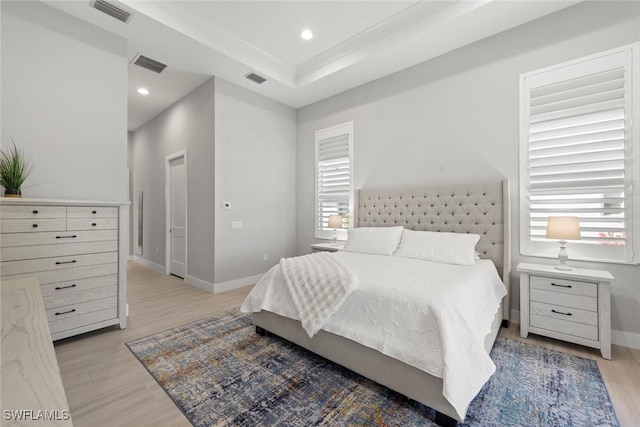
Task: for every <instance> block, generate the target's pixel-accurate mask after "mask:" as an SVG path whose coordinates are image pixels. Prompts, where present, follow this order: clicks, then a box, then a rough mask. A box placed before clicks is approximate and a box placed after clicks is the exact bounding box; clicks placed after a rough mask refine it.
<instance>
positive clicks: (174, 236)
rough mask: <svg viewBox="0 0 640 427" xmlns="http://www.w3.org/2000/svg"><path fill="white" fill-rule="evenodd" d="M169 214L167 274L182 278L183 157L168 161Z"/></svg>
mask: <svg viewBox="0 0 640 427" xmlns="http://www.w3.org/2000/svg"><path fill="white" fill-rule="evenodd" d="M169 212H170V223H169V224H170V225H169V234H170V248H169V250H170V265H169V272H170V273H171V274H173V275H175V276H178V277H182V278H184V276H185V274H186V267H185V264H186V254H187V248H186V222H187V167H186V164H185V160H184V156H182V157H178V158H175V159H172V160H171V161H169Z"/></svg>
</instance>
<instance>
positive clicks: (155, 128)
mask: <svg viewBox="0 0 640 427" xmlns="http://www.w3.org/2000/svg"><path fill="white" fill-rule="evenodd" d="M214 96H215V81H214V79H213V78H212V79H210V80H209V81H207V82H206V83H204V84H203V85H202V86H200V87H199V88H197V89H195V90H194V91H193V92H191V93H190V94H188V95H186V96H185V97H184V98H182V99H181V100H180V101H178V102H177V103H175V104H174V105H172V106H171V107H169V108H168V109H167V110H165V111H164V112H163V113H161V114H160V115H158V116H157V117H155V118H154V119H152V120H151V121H149V122H148V123H146V124H145V125H144V126H142V127H140V128H139V129H138V130H137V131H135V132H134V133H133V144H132V154H133V156H132V157H133V183H134V185H133V186H134V194H136V192H138V191H142V192H143V197H144V214H143V221H144V225H143V230H144V234H143V254H142V258H144V259H146V260H147V261H150V262H152V263H154V264H157V265H160V266H164V265H165V235H166V234H165V227H166V215H165V199H164V184H165V162H166V161H165V157H166V156H168V155H170V154H173V153H176V152H178V151H180V150H183V149H186V150H187V159H188V160H187V162H188V166H187V167H188V170H187V182H188V193H187V204H188V206H187V209H188V217H187V227H188V229H187V269H188V271H187V274H188V275H189V276H193V277H195V278H196V279H200V280H204V281H206V282H210V283H213V280H214V270H213V252H214V240H213V228H214V226H213V221H214V209H213V200H214V172H213V167H212V165H213V163H214V149H213V145H214V127H215V126H214Z"/></svg>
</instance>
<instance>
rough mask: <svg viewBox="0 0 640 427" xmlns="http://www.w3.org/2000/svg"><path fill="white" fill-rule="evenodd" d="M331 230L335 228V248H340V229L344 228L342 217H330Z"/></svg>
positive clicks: (335, 215) (333, 215)
mask: <svg viewBox="0 0 640 427" xmlns="http://www.w3.org/2000/svg"><path fill="white" fill-rule="evenodd" d="M328 227H329V228H333V246H338V228H342V215H340V214H332V215H329V225H328Z"/></svg>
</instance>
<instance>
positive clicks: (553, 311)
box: [517, 263, 615, 359]
mask: <svg viewBox="0 0 640 427" xmlns="http://www.w3.org/2000/svg"><path fill="white" fill-rule="evenodd" d="M517 270H518V271H519V272H520V336H521V337H523V338H526V337H527V336H528V335H529V332H531V333H535V334H539V335H544V336H548V337H551V338H556V339H560V340H564V341H569V342H573V343H576V344H581V345H585V346H589V347H593V348H598V349H600V351H601V353H602V357H603V358H605V359H611V284H612V283H614V281H615V279H614V277H613V276H612V275H611V273H609V272H608V271H604V270H587V269H581V268H574V269H572V270H567V271H565V270H557V269H555V268H554V267H553V266H549V265H540V264H529V263H520V264H518V267H517Z"/></svg>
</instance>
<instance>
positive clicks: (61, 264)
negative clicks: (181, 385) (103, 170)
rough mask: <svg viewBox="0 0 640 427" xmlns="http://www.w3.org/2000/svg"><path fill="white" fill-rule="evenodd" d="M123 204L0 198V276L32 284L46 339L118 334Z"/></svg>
mask: <svg viewBox="0 0 640 427" xmlns="http://www.w3.org/2000/svg"><path fill="white" fill-rule="evenodd" d="M127 211H128V205H127V204H126V203H107V202H84V201H67V200H65V201H63V200H48V199H27V198H24V199H10V198H9V199H8V198H1V199H0V277H1V278H2V280H3V281H4V280H8V279H20V278H27V277H35V278H36V279H37V280H38V282H39V283H40V286H41V288H40V290H41V293H42V297H43V300H44V305H45V310H46V315H47V320H48V321H49V329H50V330H51V336H52V338H53V339H54V340H57V339H61V338H66V337H69V336H72V335H77V334H80V333H83V332H88V331H92V330H95V329H99V328H103V327H106V326H111V325H119V326H120V328H125V327H126V322H127V317H126V277H127V275H126V254H127V241H128V240H127V239H128V237H127Z"/></svg>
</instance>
